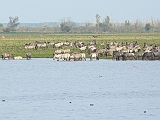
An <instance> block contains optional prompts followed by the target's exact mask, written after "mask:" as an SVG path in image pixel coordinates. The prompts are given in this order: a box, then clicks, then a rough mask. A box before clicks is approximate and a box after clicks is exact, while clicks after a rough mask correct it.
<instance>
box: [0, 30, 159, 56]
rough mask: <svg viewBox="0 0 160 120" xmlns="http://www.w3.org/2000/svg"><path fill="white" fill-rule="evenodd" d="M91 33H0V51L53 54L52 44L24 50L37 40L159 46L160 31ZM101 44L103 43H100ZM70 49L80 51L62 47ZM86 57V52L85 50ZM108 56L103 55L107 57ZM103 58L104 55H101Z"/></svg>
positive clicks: (37, 54)
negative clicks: (27, 45) (27, 44)
mask: <svg viewBox="0 0 160 120" xmlns="http://www.w3.org/2000/svg"><path fill="white" fill-rule="evenodd" d="M93 35H96V34H43V33H35V34H33V33H23V34H20V33H15V34H0V53H3V52H11V53H13V54H14V55H15V56H22V57H25V53H26V52H28V51H29V52H31V53H32V57H35V58H50V57H52V56H53V52H54V51H55V50H56V49H55V48H53V47H52V46H49V47H48V48H39V49H38V50H26V49H24V44H26V43H35V42H36V41H39V42H54V43H57V42H65V41H69V42H72V43H73V42H75V41H82V42H84V43H85V44H88V43H89V41H92V40H96V42H97V45H96V48H97V49H101V48H104V47H106V44H107V43H110V42H113V41H117V42H124V43H126V42H129V43H131V42H134V41H137V42H138V44H140V45H141V47H143V44H144V42H146V43H147V45H150V44H156V45H158V46H160V33H128V34H98V35H100V36H98V37H97V38H94V37H93ZM102 44H103V45H102ZM63 48H64V49H65V48H69V49H71V52H80V50H79V49H77V48H76V47H75V46H73V47H67V46H65V47H63ZM86 56H87V57H88V53H87V52H86ZM109 57H110V56H107V57H106V56H105V58H109ZM103 58H104V57H103Z"/></svg>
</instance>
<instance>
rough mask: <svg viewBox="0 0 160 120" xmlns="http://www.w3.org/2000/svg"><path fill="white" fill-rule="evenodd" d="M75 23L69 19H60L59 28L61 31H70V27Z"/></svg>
mask: <svg viewBox="0 0 160 120" xmlns="http://www.w3.org/2000/svg"><path fill="white" fill-rule="evenodd" d="M74 25H75V23H74V22H72V21H71V20H70V19H68V20H67V21H66V20H65V19H62V20H61V24H60V28H61V30H62V32H70V30H71V29H72V27H73V26H74Z"/></svg>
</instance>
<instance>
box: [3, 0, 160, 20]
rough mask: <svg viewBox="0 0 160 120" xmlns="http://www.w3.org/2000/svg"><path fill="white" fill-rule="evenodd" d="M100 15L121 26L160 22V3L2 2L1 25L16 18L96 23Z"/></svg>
mask: <svg viewBox="0 0 160 120" xmlns="http://www.w3.org/2000/svg"><path fill="white" fill-rule="evenodd" d="M96 14H99V15H100V16H101V18H100V20H101V21H103V20H104V18H105V17H106V16H109V17H110V19H111V20H112V21H113V22H119V23H123V22H124V21H125V20H130V21H135V20H140V21H142V22H144V21H147V20H151V19H154V20H157V19H158V20H160V0H0V23H8V22H9V17H15V16H17V17H18V18H19V22H20V23H41V22H60V21H61V20H63V19H65V20H67V19H70V20H71V21H73V22H82V23H84V22H95V20H96V18H95V16H96Z"/></svg>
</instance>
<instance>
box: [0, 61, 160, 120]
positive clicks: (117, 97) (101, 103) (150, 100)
mask: <svg viewBox="0 0 160 120" xmlns="http://www.w3.org/2000/svg"><path fill="white" fill-rule="evenodd" d="M0 82H1V83H0V100H1V101H0V120H159V119H160V61H112V60H99V61H89V60H87V61H84V62H82V61H79V62H62V61H60V62H57V61H53V60H52V59H32V60H28V61H27V60H14V61H13V60H0ZM3 99H4V100H5V102H2V100H3ZM144 111H146V113H144Z"/></svg>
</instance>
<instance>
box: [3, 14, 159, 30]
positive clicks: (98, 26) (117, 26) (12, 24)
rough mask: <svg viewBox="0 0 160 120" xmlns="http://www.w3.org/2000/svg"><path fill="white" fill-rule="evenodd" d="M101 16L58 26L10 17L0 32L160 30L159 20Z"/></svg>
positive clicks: (61, 21)
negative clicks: (26, 23)
mask: <svg viewBox="0 0 160 120" xmlns="http://www.w3.org/2000/svg"><path fill="white" fill-rule="evenodd" d="M100 18H101V16H100V15H99V14H96V16H95V23H91V22H85V23H83V24H81V25H77V24H76V23H75V22H73V21H72V20H71V19H70V18H68V19H62V20H60V23H59V24H58V25H57V26H50V25H49V24H47V23H46V24H45V25H43V26H38V27H37V26H36V27H29V26H20V27H18V25H19V24H20V23H19V19H18V17H9V22H8V24H7V25H6V26H4V25H3V24H2V23H0V32H4V33H7V32H44V33H132V32H137V33H142V32H160V21H159V20H154V19H151V20H148V21H146V22H145V23H143V22H141V21H139V20H135V21H130V20H125V21H124V23H118V22H113V21H111V18H110V17H109V16H106V18H104V19H103V20H102V21H101V20H100Z"/></svg>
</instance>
